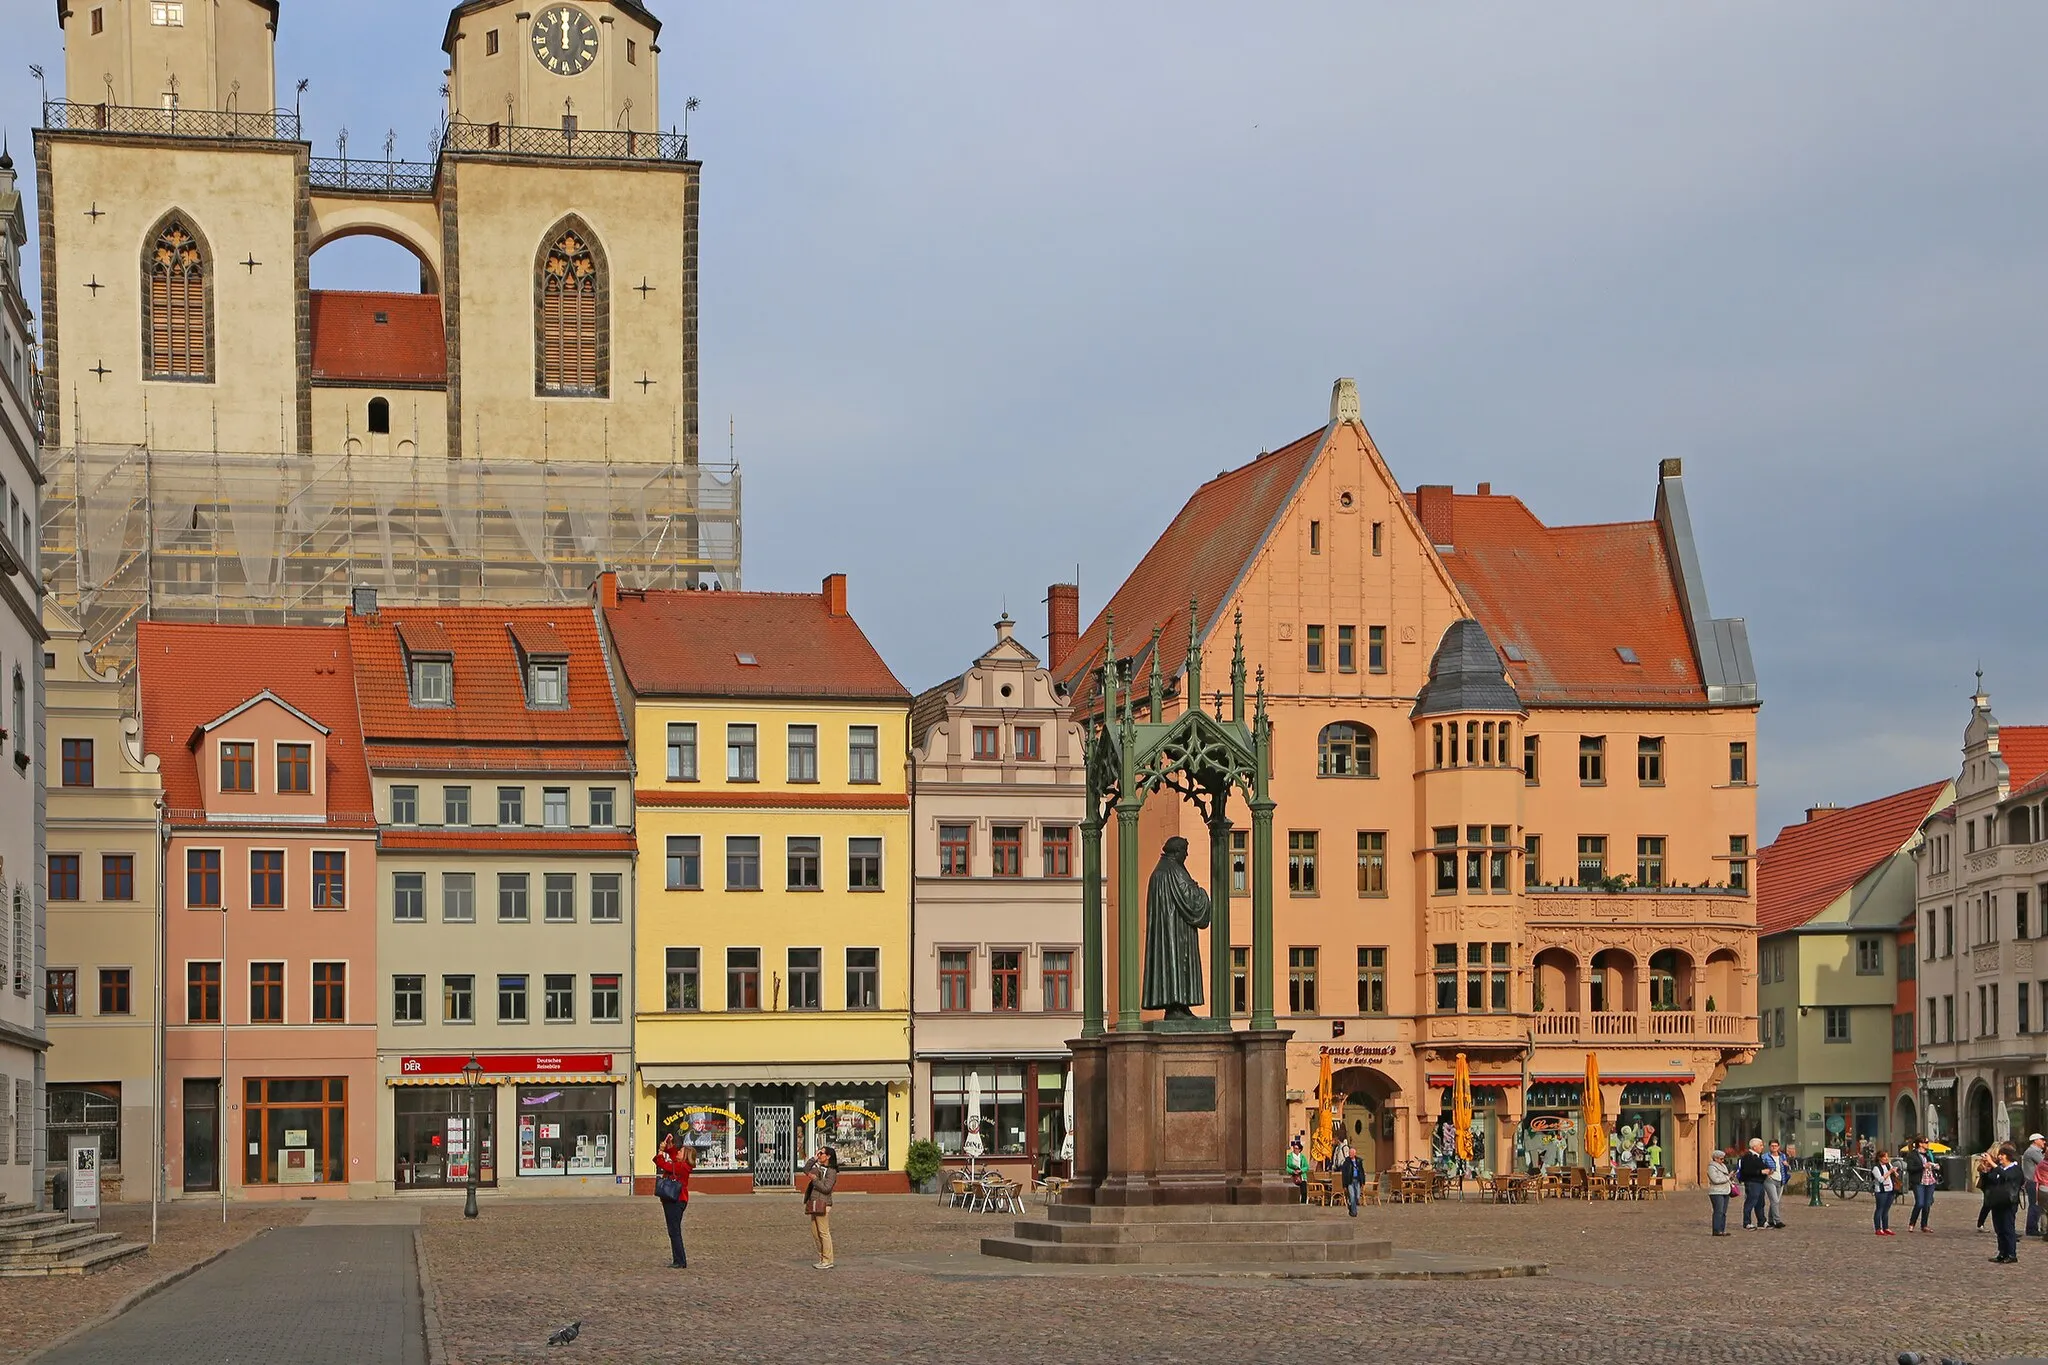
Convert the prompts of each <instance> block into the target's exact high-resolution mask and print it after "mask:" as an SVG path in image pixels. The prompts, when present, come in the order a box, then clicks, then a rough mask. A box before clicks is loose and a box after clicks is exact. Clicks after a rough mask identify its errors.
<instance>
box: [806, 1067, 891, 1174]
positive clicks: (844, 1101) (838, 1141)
mask: <svg viewBox="0 0 2048 1365" xmlns="http://www.w3.org/2000/svg"><path fill="white" fill-rule="evenodd" d="M808 1117H809V1119H810V1134H811V1145H810V1151H811V1152H812V1153H816V1152H819V1151H821V1150H823V1149H824V1148H826V1147H831V1148H834V1149H836V1150H837V1151H838V1153H839V1164H840V1166H841V1167H842V1168H843V1169H846V1170H869V1171H879V1170H886V1169H887V1168H888V1165H889V1091H888V1087H886V1086H880V1085H846V1086H829V1087H828V1086H822V1085H821V1086H819V1087H818V1090H817V1106H816V1108H814V1109H812V1110H811V1111H810V1113H809V1115H808Z"/></svg>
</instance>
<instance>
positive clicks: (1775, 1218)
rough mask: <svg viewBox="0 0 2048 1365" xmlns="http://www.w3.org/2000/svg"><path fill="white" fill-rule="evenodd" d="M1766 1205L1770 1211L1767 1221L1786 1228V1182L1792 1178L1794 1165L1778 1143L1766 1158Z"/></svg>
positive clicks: (1773, 1225)
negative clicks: (1786, 1157) (1787, 1158)
mask: <svg viewBox="0 0 2048 1365" xmlns="http://www.w3.org/2000/svg"><path fill="white" fill-rule="evenodd" d="M1764 1161H1765V1163H1766V1172H1765V1176H1764V1203H1765V1205H1766V1206H1767V1207H1768V1209H1769V1211H1770V1217H1769V1219H1768V1220H1767V1221H1768V1222H1769V1225H1770V1226H1771V1227H1774V1228H1782V1227H1784V1226H1785V1182H1786V1181H1788V1180H1790V1179H1791V1178H1792V1163H1791V1162H1789V1161H1787V1160H1786V1159H1785V1152H1784V1149H1783V1148H1782V1147H1780V1146H1779V1145H1778V1144H1777V1143H1775V1142H1773V1143H1772V1144H1771V1150H1770V1151H1769V1153H1767V1154H1766V1155H1765V1157H1764Z"/></svg>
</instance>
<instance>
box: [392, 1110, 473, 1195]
mask: <svg viewBox="0 0 2048 1365" xmlns="http://www.w3.org/2000/svg"><path fill="white" fill-rule="evenodd" d="M474 1098H475V1101H476V1133H477V1137H478V1138H479V1139H480V1140H481V1145H480V1147H479V1148H478V1150H477V1156H478V1161H477V1171H476V1179H477V1184H479V1185H496V1184H497V1183H498V1161H497V1143H496V1141H495V1140H494V1138H495V1129H496V1123H495V1116H496V1114H497V1111H498V1091H497V1087H496V1086H485V1087H483V1088H482V1089H480V1090H478V1091H477V1093H476V1095H475V1097H474ZM470 1100H471V1096H470V1094H469V1091H468V1090H467V1089H466V1088H465V1087H462V1086H444V1085H437V1086H398V1087H396V1088H395V1089H393V1090H392V1092H391V1117H392V1123H393V1128H394V1139H395V1141H396V1144H397V1146H396V1148H395V1150H394V1152H393V1156H394V1158H395V1160H394V1164H393V1167H392V1179H393V1183H395V1184H396V1185H397V1187H398V1188H399V1189H401V1190H404V1189H421V1190H436V1189H452V1188H456V1187H458V1186H462V1185H466V1184H468V1183H469V1154H470V1148H471V1143H470V1130H469V1114H470Z"/></svg>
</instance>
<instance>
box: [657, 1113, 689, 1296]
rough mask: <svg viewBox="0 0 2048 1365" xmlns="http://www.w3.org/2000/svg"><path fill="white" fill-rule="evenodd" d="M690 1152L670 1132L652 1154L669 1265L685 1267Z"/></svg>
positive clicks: (687, 1262)
mask: <svg viewBox="0 0 2048 1365" xmlns="http://www.w3.org/2000/svg"><path fill="white" fill-rule="evenodd" d="M694 1169H695V1167H693V1166H692V1165H691V1164H690V1153H689V1150H688V1149H687V1148H685V1147H684V1146H683V1144H682V1141H681V1140H680V1139H678V1138H677V1137H676V1135H675V1134H674V1133H670V1134H669V1135H668V1136H667V1137H664V1138H663V1139H662V1140H661V1150H660V1151H658V1152H656V1153H655V1154H654V1194H655V1197H656V1198H658V1199H659V1200H661V1216H662V1218H663V1219H665V1220H666V1221H667V1223H668V1255H669V1262H668V1263H669V1268H670V1269H672V1270H687V1269H688V1268H689V1265H690V1258H689V1257H688V1256H686V1255H684V1254H683V1214H684V1213H686V1212H688V1210H689V1207H690V1172H691V1171H692V1170H694Z"/></svg>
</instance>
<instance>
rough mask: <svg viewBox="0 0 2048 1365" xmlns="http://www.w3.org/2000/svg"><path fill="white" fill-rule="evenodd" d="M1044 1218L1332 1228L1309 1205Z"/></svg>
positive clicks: (1074, 1209)
mask: <svg viewBox="0 0 2048 1365" xmlns="http://www.w3.org/2000/svg"><path fill="white" fill-rule="evenodd" d="M1045 1216H1046V1217H1047V1218H1048V1219H1049V1220H1051V1221H1052V1222H1055V1223H1088V1224H1094V1225H1098V1226H1100V1225H1105V1224H1109V1225H1114V1224H1143V1223H1170V1224H1183V1225H1185V1224H1199V1223H1306V1224H1309V1225H1311V1226H1314V1227H1323V1226H1327V1225H1329V1222H1330V1218H1329V1214H1328V1213H1327V1212H1325V1211H1322V1210H1319V1209H1317V1208H1315V1207H1314V1206H1312V1205H1309V1204H1300V1203H1293V1202H1290V1203H1285V1204H1133V1205H1124V1206H1118V1205H1112V1204H1054V1205H1052V1206H1051V1207H1049V1208H1048V1209H1047V1210H1046V1211H1045Z"/></svg>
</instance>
